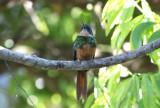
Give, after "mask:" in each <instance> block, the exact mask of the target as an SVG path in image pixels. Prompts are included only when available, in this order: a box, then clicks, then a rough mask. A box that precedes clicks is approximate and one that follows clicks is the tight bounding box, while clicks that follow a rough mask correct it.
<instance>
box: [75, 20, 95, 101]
mask: <svg viewBox="0 0 160 108" xmlns="http://www.w3.org/2000/svg"><path fill="white" fill-rule="evenodd" d="M81 20H82V19H81ZM96 46H97V41H96V39H95V37H94V35H93V32H92V29H91V27H90V25H88V24H84V22H83V20H82V26H81V30H80V32H79V34H78V35H77V37H76V39H75V41H74V43H73V59H74V60H75V61H83V60H91V59H94V56H95V51H96ZM87 71H88V70H78V74H77V87H76V94H77V100H82V99H84V100H86V98H87Z"/></svg>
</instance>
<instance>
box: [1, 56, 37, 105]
mask: <svg viewBox="0 0 160 108" xmlns="http://www.w3.org/2000/svg"><path fill="white" fill-rule="evenodd" d="M4 62H5V65H6V67H7V69H8V70H9V72H10V73H11V74H12V76H13V78H14V80H15V81H16V83H17V86H19V87H20V88H21V89H22V91H23V92H24V93H25V95H26V96H27V98H28V99H29V101H30V102H31V103H32V105H33V106H34V107H35V108H37V107H36V106H35V105H34V103H33V101H32V100H31V98H30V97H29V95H28V94H27V92H26V91H25V90H24V89H23V87H22V86H21V85H20V84H19V82H18V81H17V79H16V77H15V75H14V73H13V72H12V70H11V68H10V67H9V65H8V63H7V60H6V59H4Z"/></svg>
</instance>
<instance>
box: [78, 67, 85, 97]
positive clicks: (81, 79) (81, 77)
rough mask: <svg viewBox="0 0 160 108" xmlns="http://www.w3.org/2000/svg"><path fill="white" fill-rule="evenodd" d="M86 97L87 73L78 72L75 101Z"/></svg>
mask: <svg viewBox="0 0 160 108" xmlns="http://www.w3.org/2000/svg"><path fill="white" fill-rule="evenodd" d="M81 96H82V98H83V99H86V97H87V71H86V70H83V71H78V75H77V100H80V98H81Z"/></svg>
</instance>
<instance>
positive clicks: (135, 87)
mask: <svg viewBox="0 0 160 108" xmlns="http://www.w3.org/2000/svg"><path fill="white" fill-rule="evenodd" d="M132 81H133V82H132V92H133V95H134V98H135V99H136V102H139V101H140V98H139V80H138V77H137V75H135V76H134V77H133V80H132Z"/></svg>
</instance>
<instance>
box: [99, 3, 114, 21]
mask: <svg viewBox="0 0 160 108" xmlns="http://www.w3.org/2000/svg"><path fill="white" fill-rule="evenodd" d="M115 1H116V0H108V2H107V3H106V5H105V6H104V8H103V11H102V22H104V21H105V20H106V19H107V17H108V16H109V15H108V14H111V11H112V9H113V7H114V6H115V3H114V2H115Z"/></svg>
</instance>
